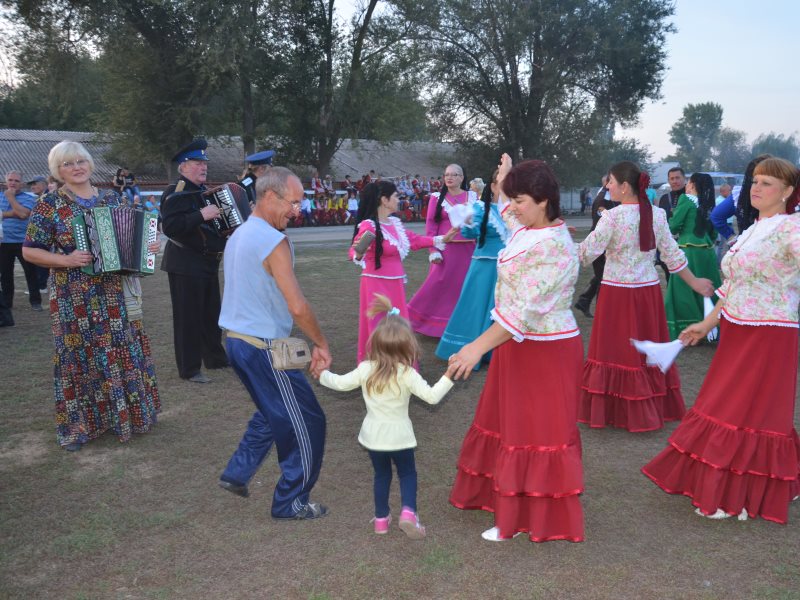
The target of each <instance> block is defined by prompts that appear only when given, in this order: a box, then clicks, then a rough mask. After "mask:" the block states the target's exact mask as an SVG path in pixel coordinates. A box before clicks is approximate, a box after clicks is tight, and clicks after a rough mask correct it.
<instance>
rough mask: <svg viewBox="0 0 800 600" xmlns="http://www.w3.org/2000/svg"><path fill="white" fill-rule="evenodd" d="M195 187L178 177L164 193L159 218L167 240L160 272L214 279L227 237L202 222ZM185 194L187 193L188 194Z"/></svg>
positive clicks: (210, 225)
mask: <svg viewBox="0 0 800 600" xmlns="http://www.w3.org/2000/svg"><path fill="white" fill-rule="evenodd" d="M203 190H205V186H197V185H195V184H194V183H192V182H191V181H189V180H188V179H185V178H184V177H181V178H180V179H179V180H178V183H177V184H175V185H171V186H169V187H168V188H167V189H166V190H165V191H164V200H163V201H162V202H161V217H162V219H163V230H164V234H165V235H166V236H167V237H169V238H170V241H169V242H167V245H166V247H165V248H164V258H163V259H162V260H161V270H162V271H166V272H168V273H177V274H179V275H192V276H196V277H216V276H217V272H218V271H219V261H220V258H221V257H222V251H223V250H225V241H226V238H225V237H223V236H221V235H220V234H219V233H217V231H216V229H214V226H213V225H212V224H211V223H210V222H208V221H204V220H203V215H202V213H201V212H200V211H201V210H202V208H203V207H204V206H205V203H204V202H203V198H202V196H201V194H200V193H201V192H202V191H203ZM187 192H188V193H187Z"/></svg>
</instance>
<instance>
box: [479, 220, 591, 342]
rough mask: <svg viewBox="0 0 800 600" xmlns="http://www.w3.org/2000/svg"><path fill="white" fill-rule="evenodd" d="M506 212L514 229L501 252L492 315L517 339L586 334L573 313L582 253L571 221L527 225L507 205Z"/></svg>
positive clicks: (510, 225) (546, 339) (568, 336)
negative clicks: (579, 255)
mask: <svg viewBox="0 0 800 600" xmlns="http://www.w3.org/2000/svg"><path fill="white" fill-rule="evenodd" d="M502 215H503V219H504V220H505V222H506V225H507V226H508V228H509V230H510V231H512V232H513V233H511V235H510V237H509V240H508V242H507V245H506V247H505V248H503V249H502V250H501V251H500V254H499V255H498V260H497V287H496V288H495V308H494V310H492V318H493V319H494V320H495V321H496V322H497V323H498V324H499V325H501V326H502V327H503V328H504V329H506V330H507V331H509V332H510V333H511V334H512V335H513V337H514V340H515V341H517V342H521V341H523V340H525V339H528V340H538V341H554V340H560V339H564V338H570V337H574V336H576V335H580V331H579V330H578V325H577V323H576V322H575V316H574V315H573V314H572V295H573V293H574V292H575V283H576V282H577V280H578V253H577V248H576V246H575V244H574V243H573V241H572V237H571V236H570V234H569V231H568V230H567V226H566V224H565V223H564V222H563V221H562V222H559V223H558V224H554V225H550V226H549V227H543V228H541V229H533V228H529V227H523V226H522V225H521V224H520V223H519V221H517V220H516V218H514V216H513V215H512V214H511V211H510V210H508V207H507V206H505V207H503V210H502Z"/></svg>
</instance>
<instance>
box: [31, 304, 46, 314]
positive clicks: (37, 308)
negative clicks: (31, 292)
mask: <svg viewBox="0 0 800 600" xmlns="http://www.w3.org/2000/svg"><path fill="white" fill-rule="evenodd" d="M31 310H35V311H36V312H41V311H43V310H44V309H43V308H42V305H41V304H31Z"/></svg>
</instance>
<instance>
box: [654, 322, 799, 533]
mask: <svg viewBox="0 0 800 600" xmlns="http://www.w3.org/2000/svg"><path fill="white" fill-rule="evenodd" d="M720 328H721V331H720V343H719V348H718V349H717V352H716V354H715V355H714V359H713V360H712V361H711V366H710V367H709V370H708V374H707V375H706V378H705V380H704V381H703V385H702V387H701V388H700V392H699V394H698V396H697V401H696V402H695V405H694V407H693V408H692V409H691V410H690V411H689V412H688V413H687V415H686V418H685V419H684V420H683V422H682V423H681V424H680V425H679V426H678V428H677V429H676V430H675V432H674V433H673V434H672V435H671V436H670V438H669V445H668V446H667V447H666V448H665V449H664V450H663V451H662V452H661V454H659V455H658V456H656V457H655V458H654V459H653V460H652V461H650V462H649V463H648V464H647V465H645V466H644V467H643V468H642V472H643V473H644V474H645V475H647V476H648V477H649V478H650V479H652V480H653V481H654V482H655V483H656V484H657V485H658V486H659V487H661V488H662V489H663V490H664V491H665V492H669V493H670V494H683V495H685V496H689V497H690V498H692V503H693V504H694V505H695V506H696V507H698V508H699V509H700V510H701V511H703V512H704V513H706V514H713V513H714V512H716V510H717V509H718V508H721V509H722V510H724V511H725V512H727V513H729V514H732V515H734V514H735V515H738V514H739V513H741V511H742V509H743V508H744V509H747V514H748V515H749V516H750V517H751V518H752V517H757V516H760V517H763V518H764V519H768V520H770V521H776V522H778V523H786V520H787V515H788V508H789V502H790V501H791V499H792V498H794V497H795V496H797V495H798V494H800V464H799V463H798V460H800V439H798V436H797V431H796V430H795V428H794V426H793V421H794V406H795V395H796V392H797V360H798V331H797V329H792V328H788V327H770V326H760V327H752V326H745V325H737V324H735V323H730V322H729V321H726V320H725V319H724V318H723V319H722V322H721V323H720Z"/></svg>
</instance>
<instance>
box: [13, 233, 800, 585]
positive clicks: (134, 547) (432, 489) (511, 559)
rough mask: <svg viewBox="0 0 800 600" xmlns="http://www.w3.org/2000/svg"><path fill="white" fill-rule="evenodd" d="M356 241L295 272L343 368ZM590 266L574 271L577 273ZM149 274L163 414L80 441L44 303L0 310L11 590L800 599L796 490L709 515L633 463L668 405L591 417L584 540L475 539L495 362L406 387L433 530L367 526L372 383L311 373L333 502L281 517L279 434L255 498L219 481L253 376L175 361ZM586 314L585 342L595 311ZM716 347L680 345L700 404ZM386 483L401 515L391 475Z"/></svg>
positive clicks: (436, 367)
mask: <svg viewBox="0 0 800 600" xmlns="http://www.w3.org/2000/svg"><path fill="white" fill-rule="evenodd" d="M344 248H345V246H344V244H343V243H331V244H325V245H305V246H301V247H298V248H297V272H298V276H299V279H300V281H301V285H302V286H303V289H304V291H305V292H306V295H307V296H308V298H309V299H310V301H311V303H312V305H313V306H314V307H315V310H316V312H317V314H318V316H319V318H320V321H321V323H322V326H323V329H324V330H325V333H326V335H327V336H328V338H329V340H330V341H331V347H332V353H333V357H334V365H333V369H334V370H335V371H337V372H344V371H346V370H349V369H351V368H352V367H353V366H354V363H355V346H356V336H357V305H358V274H357V271H356V268H355V267H354V266H353V265H352V264H348V263H347V262H346V260H345V258H344V257H345V252H344ZM406 267H407V271H408V274H409V284H408V288H407V289H408V290H409V292H413V291H414V290H416V289H417V288H418V287H419V285H420V283H421V282H422V280H423V278H424V276H425V273H426V271H427V260H426V257H425V256H424V255H423V254H416V255H412V256H411V257H409V259H408V260H407V262H406ZM589 275H590V272H589V270H588V269H587V270H582V272H581V280H580V282H579V285H578V287H579V289H580V288H584V287H585V285H586V283H587V282H588V278H589ZM20 283H21V282H20V280H18V286H19V284H20ZM143 287H144V292H145V326H146V329H147V331H148V333H149V335H150V337H151V339H152V342H153V352H154V359H155V362H156V366H157V372H158V379H159V387H160V391H161V397H162V402H163V411H162V413H161V415H160V417H159V423H158V425H157V427H156V428H155V429H154V431H153V432H152V433H150V434H147V435H141V436H136V437H135V438H134V439H133V440H132V441H131V442H130V443H127V444H120V443H119V442H118V441H117V440H116V438H115V437H114V436H113V435H112V434H106V435H105V436H104V437H102V438H101V439H99V440H97V441H94V442H92V443H90V444H88V445H87V446H86V447H85V448H84V449H83V450H82V451H81V452H77V453H67V452H65V451H63V450H61V449H59V447H58V446H57V444H56V439H55V431H54V421H53V400H52V363H51V356H52V337H51V334H50V329H49V320H48V319H49V317H48V315H47V314H46V313H35V312H32V311H30V310H29V309H28V308H27V302H26V298H24V297H23V296H22V294H21V292H19V291H18V295H17V299H16V306H15V312H14V316H15V319H16V321H17V326H16V327H14V328H5V329H0V357H2V359H1V360H0V365H1V366H2V368H0V397H1V399H0V410H1V411H2V420H0V489H2V499H1V500H0V503H1V504H0V510H1V512H0V535H1V536H2V553H1V555H0V598H24V599H29V598H66V599H71V600H78V599H88V598H119V599H127V598H137V599H138V598H154V599H156V598H213V599H217V598H219V599H227V598H291V599H293V598H299V599H309V600H311V599H314V600H323V599H334V598H336V599H339V598H342V599H350V598H354V599H357V598H391V599H395V598H397V599H416V598H460V599H461V598H463V599H473V598H475V599H478V598H481V599H482V598H498V599H500V598H503V599H505V598H509V599H523V598H530V599H535V598H548V599H550V598H598V599H605V598H608V599H616V598H647V599H649V598H688V599H693V598H697V599H709V600H710V599H731V598H758V599H776V600H777V599H789V598H800V502H797V503H795V504H794V505H792V507H791V508H790V513H789V519H790V523H789V524H788V525H786V526H781V525H777V524H774V523H770V522H766V521H763V520H755V521H747V522H738V521H736V520H735V519H733V520H727V521H719V522H717V521H709V520H707V519H702V518H699V517H697V516H695V515H694V514H693V511H692V507H691V504H690V501H689V500H688V499H687V498H684V497H676V496H669V495H667V494H664V493H663V492H661V491H660V490H659V489H657V488H656V487H655V486H654V485H653V484H652V483H651V482H650V481H649V480H647V479H646V478H645V477H644V476H643V475H641V474H640V473H639V468H640V467H641V466H642V465H643V464H644V463H645V462H647V461H648V460H649V459H650V458H651V457H652V456H654V455H655V454H656V453H657V452H659V451H660V450H661V448H663V446H664V444H665V442H666V439H667V436H668V434H669V433H670V432H671V431H672V430H673V429H674V427H675V425H674V424H671V425H668V426H667V427H666V428H665V430H663V431H658V432H651V433H644V434H630V433H626V432H623V431H618V430H590V429H588V428H586V427H583V426H581V435H582V436H583V448H584V468H585V474H586V477H585V478H586V493H585V494H584V495H583V505H584V510H585V515H586V542H584V543H581V544H572V543H569V542H549V543H545V544H534V543H531V542H529V541H528V540H527V538H525V537H524V536H520V537H519V538H517V539H515V540H513V541H509V542H505V543H500V544H493V543H490V542H484V541H482V540H481V538H480V533H481V531H483V530H484V529H485V528H487V527H489V526H491V524H492V518H491V515H489V514H487V513H482V512H464V511H459V510H457V509H455V508H453V507H451V506H450V505H449V504H448V502H447V498H448V493H449V490H450V486H451V484H452V482H453V479H454V477H455V461H456V458H457V455H458V450H459V448H460V445H461V441H462V438H463V435H464V433H465V431H466V430H467V428H468V426H469V423H470V421H471V419H472V415H473V412H474V409H475V406H476V403H477V400H478V395H479V393H480V390H481V387H482V384H483V379H484V375H485V371H482V372H480V373H479V374H477V375H475V376H473V377H472V378H471V379H470V380H469V381H467V382H466V383H458V384H457V385H456V387H455V388H454V390H453V391H452V392H451V393H450V394H449V395H448V396H447V397H446V399H445V400H444V401H443V402H442V404H441V405H439V406H436V407H428V406H427V405H424V404H423V403H421V402H413V403H412V406H411V418H412V420H413V422H414V427H415V430H416V434H417V438H418V440H419V448H418V451H417V468H418V471H419V510H420V515H421V518H422V521H423V523H425V525H426V526H427V527H428V537H427V539H425V540H424V541H421V542H414V541H410V540H408V539H407V538H406V537H405V535H404V534H402V532H401V531H400V530H399V529H397V528H396V526H395V527H393V528H392V530H391V532H390V534H389V535H387V536H383V537H378V536H375V535H374V534H373V533H372V532H371V525H370V523H369V519H370V518H371V516H372V493H371V474H372V469H371V466H370V463H369V459H368V457H367V455H366V452H365V451H364V450H363V449H362V448H360V447H359V445H358V443H357V441H356V435H357V432H358V429H359V427H360V424H361V420H362V418H363V414H364V407H363V402H362V400H361V397H360V393H358V392H352V393H349V394H338V393H334V392H331V391H328V390H325V389H323V388H321V387H319V386H318V385H317V384H316V383H314V384H312V385H313V386H314V387H315V390H316V391H317V394H318V397H319V399H320V402H321V404H322V406H323V408H324V409H325V411H326V414H327V417H328V438H327V445H326V453H325V459H324V465H323V469H322V474H321V477H320V480H319V483H318V484H317V486H316V488H315V491H314V493H313V495H312V499H314V500H316V501H321V502H323V503H325V504H327V505H328V506H329V507H330V508H331V514H330V515H329V516H328V517H327V518H325V519H322V520H320V521H316V522H314V521H312V522H297V523H292V522H288V523H287V522H276V521H273V520H272V519H270V518H269V505H270V501H271V497H272V490H273V486H274V484H275V481H276V480H277V477H278V467H277V464H276V458H275V454H274V453H273V454H271V455H270V456H269V457H268V458H267V459H266V461H265V463H264V465H263V466H262V468H261V470H260V472H259V473H258V474H257V476H256V478H255V479H254V481H253V482H252V483H251V485H250V489H251V495H250V497H249V498H247V499H243V498H239V497H236V496H233V495H232V494H229V493H226V492H225V491H223V490H221V489H220V488H218V487H217V479H218V477H219V474H220V472H221V470H222V469H223V468H224V466H225V464H226V462H227V460H228V458H229V456H230V454H231V452H232V451H233V450H234V448H235V447H236V445H237V443H238V441H239V438H240V436H241V434H242V432H243V430H244V427H245V424H246V422H247V421H248V419H249V417H250V416H251V414H252V411H253V406H252V403H251V402H250V400H249V397H248V395H247V394H246V392H245V390H244V388H243V387H242V385H241V384H240V383H239V381H238V379H237V378H236V376H235V374H234V373H233V372H232V370H231V369H225V370H223V371H213V372H211V375H212V377H213V378H214V382H213V383H211V384H210V385H206V386H203V385H197V384H191V383H186V382H183V381H181V380H180V379H179V378H178V377H177V373H176V370H175V364H174V357H173V349H172V323H171V308H170V302H169V290H168V286H167V279H166V276H165V275H164V274H163V273H161V272H158V273H157V274H156V275H155V276H153V277H150V278H147V279H146V280H145V281H144V284H143ZM578 318H579V324H580V326H581V328H582V331H583V336H584V341H585V342H588V337H589V333H590V330H591V322H590V321H587V320H586V319H584V318H583V316H581V315H579V316H578ZM434 348H435V340H431V339H424V340H423V349H424V352H425V360H424V361H423V363H422V365H421V371H422V374H423V375H424V376H425V377H426V378H427V379H428V381H431V382H432V381H435V380H436V379H437V378H438V377H439V376H440V375H441V373H442V372H443V371H444V367H445V365H444V363H443V362H442V361H439V360H438V359H436V358H435V357H434V355H433V351H434ZM713 352H714V349H713V348H712V347H708V346H706V347H700V348H694V349H690V350H687V351H685V352H684V353H683V354H682V355H681V356H680V358H679V366H680V368H681V376H682V380H683V393H684V396H685V398H686V401H687V404H688V405H691V404H692V403H693V402H694V398H695V396H696V393H697V390H698V388H699V386H700V383H701V381H702V377H703V376H704V374H705V372H706V369H707V368H708V364H709V361H710V360H711V357H712V354H713ZM532 385H535V382H532ZM796 421H797V415H796ZM392 491H393V496H392V504H393V509H394V512H395V514H398V511H399V506H398V504H399V494H398V491H397V486H396V481H395V486H394V487H393V490H392Z"/></svg>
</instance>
